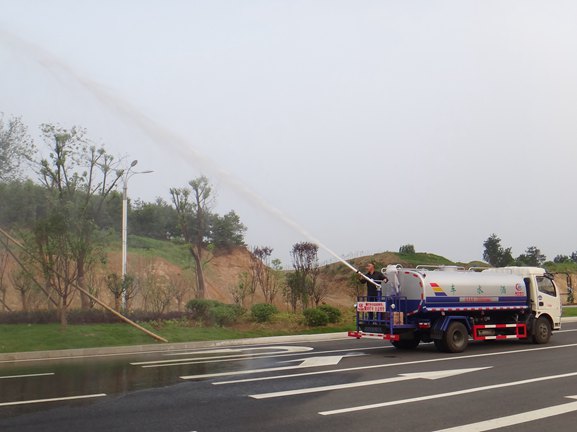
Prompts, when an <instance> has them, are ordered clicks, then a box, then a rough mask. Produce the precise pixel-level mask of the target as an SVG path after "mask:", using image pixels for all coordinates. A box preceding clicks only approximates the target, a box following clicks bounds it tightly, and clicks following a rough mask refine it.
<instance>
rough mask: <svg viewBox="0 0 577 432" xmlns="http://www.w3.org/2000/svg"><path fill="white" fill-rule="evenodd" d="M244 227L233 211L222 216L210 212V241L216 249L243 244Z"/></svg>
mask: <svg viewBox="0 0 577 432" xmlns="http://www.w3.org/2000/svg"><path fill="white" fill-rule="evenodd" d="M245 231H246V227H245V226H244V225H243V224H242V223H241V221H240V218H239V217H238V215H237V214H236V213H235V212H234V210H231V211H229V212H228V213H227V214H225V215H224V216H222V217H221V216H219V215H217V214H212V215H211V217H210V242H211V243H212V244H213V245H214V247H215V248H216V249H229V248H231V247H234V246H245V244H244V232H245Z"/></svg>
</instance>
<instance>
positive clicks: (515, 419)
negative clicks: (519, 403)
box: [435, 396, 577, 432]
mask: <svg viewBox="0 0 577 432" xmlns="http://www.w3.org/2000/svg"><path fill="white" fill-rule="evenodd" d="M566 397H568V398H570V399H577V396H566ZM573 411H577V402H569V403H566V404H561V405H555V406H552V407H548V408H541V409H537V410H534V411H527V412H524V413H521V414H514V415H510V416H507V417H499V418H495V419H491V420H486V421H482V422H478V423H471V424H468V425H462V426H456V427H452V428H448V429H442V430H437V431H435V432H483V431H490V430H494V429H500V428H504V427H507V426H513V425H517V424H521V423H527V422H530V421H535V420H541V419H544V418H547V417H553V416H556V415H560V414H566V413H569V412H573Z"/></svg>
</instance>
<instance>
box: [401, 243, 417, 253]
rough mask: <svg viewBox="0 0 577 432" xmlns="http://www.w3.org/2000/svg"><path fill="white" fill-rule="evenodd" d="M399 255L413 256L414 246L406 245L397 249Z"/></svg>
mask: <svg viewBox="0 0 577 432" xmlns="http://www.w3.org/2000/svg"><path fill="white" fill-rule="evenodd" d="M399 253H400V254H407V255H408V254H414V253H415V246H413V245H412V244H406V245H403V246H401V247H400V248H399Z"/></svg>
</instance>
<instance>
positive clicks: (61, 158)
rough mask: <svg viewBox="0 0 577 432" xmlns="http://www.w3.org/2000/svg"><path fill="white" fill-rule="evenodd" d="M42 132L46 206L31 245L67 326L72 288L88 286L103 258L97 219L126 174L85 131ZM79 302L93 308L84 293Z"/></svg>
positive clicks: (44, 129) (51, 129) (53, 129)
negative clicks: (88, 277)
mask: <svg viewBox="0 0 577 432" xmlns="http://www.w3.org/2000/svg"><path fill="white" fill-rule="evenodd" d="M41 130H42V133H43V137H44V141H45V143H46V144H47V146H48V149H49V156H48V157H47V158H44V159H41V160H40V164H39V165H40V170H39V175H40V180H41V183H42V184H43V185H44V187H45V188H46V191H47V197H48V204H47V207H46V215H45V217H42V218H39V219H38V220H37V222H36V224H35V226H34V229H33V239H31V240H32V241H31V242H30V243H29V244H30V245H31V246H34V250H35V253H36V258H37V262H39V263H40V265H41V268H42V273H43V275H44V278H45V281H46V284H47V287H48V288H49V289H52V290H53V291H54V292H55V293H56V294H57V295H58V298H59V304H58V309H59V314H60V322H61V324H62V325H64V326H65V325H66V323H67V318H66V312H67V309H68V306H69V305H70V303H71V301H72V298H73V296H74V294H75V289H74V286H75V285H77V286H79V287H80V288H85V281H84V278H85V276H86V274H87V273H88V271H89V270H90V269H91V268H92V266H93V265H94V264H95V263H96V262H97V261H98V260H99V259H102V257H103V245H104V233H102V232H101V231H100V230H99V229H98V226H97V224H96V220H97V218H98V216H99V215H100V214H101V212H102V211H103V209H104V208H105V206H104V204H105V202H106V200H107V198H108V196H109V195H110V193H111V192H112V191H113V189H114V188H115V187H116V184H117V182H118V181H119V179H120V178H121V176H122V174H123V171H122V170H116V169H114V168H113V165H114V158H113V157H112V156H111V155H109V154H108V153H107V152H106V151H105V150H104V148H96V147H94V146H90V145H89V143H88V140H87V139H86V138H85V136H84V135H85V131H84V130H82V129H78V128H75V127H73V128H72V129H70V130H66V129H63V128H61V127H56V126H53V125H49V124H44V125H42V126H41ZM81 301H82V306H83V307H84V308H87V307H90V301H89V299H88V297H87V296H85V295H81Z"/></svg>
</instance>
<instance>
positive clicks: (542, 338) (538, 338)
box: [533, 317, 551, 344]
mask: <svg viewBox="0 0 577 432" xmlns="http://www.w3.org/2000/svg"><path fill="white" fill-rule="evenodd" d="M550 338H551V324H550V323H549V320H548V319H547V318H545V317H539V318H538V319H537V322H536V323H535V328H534V329H533V343H536V344H546V343H547V342H549V339H550Z"/></svg>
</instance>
